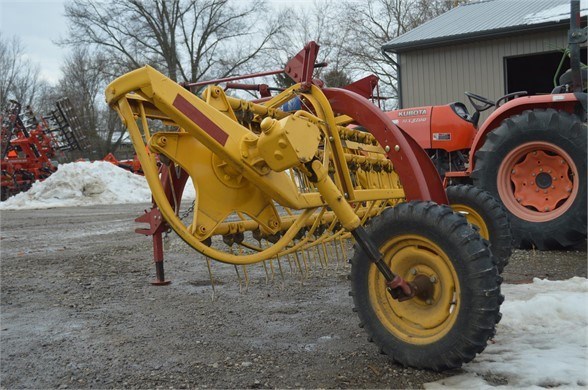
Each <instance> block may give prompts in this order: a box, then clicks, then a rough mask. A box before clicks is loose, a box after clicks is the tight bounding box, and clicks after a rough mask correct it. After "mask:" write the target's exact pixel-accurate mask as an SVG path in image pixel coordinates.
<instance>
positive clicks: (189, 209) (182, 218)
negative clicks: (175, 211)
mask: <svg viewBox="0 0 588 390" xmlns="http://www.w3.org/2000/svg"><path fill="white" fill-rule="evenodd" d="M195 202H196V201H195V200H193V201H192V205H191V206H190V207H188V210H186V212H185V213H184V214H182V215H181V216H180V220H181V221H183V220H184V218H186V217H187V216H188V215H190V214H191V213H192V211H194V203H195Z"/></svg>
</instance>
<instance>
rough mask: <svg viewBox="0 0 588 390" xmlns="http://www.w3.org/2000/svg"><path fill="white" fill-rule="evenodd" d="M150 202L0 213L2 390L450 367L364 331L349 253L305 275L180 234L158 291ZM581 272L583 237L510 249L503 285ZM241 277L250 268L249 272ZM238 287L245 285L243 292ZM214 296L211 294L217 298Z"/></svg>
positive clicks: (350, 380)
mask: <svg viewBox="0 0 588 390" xmlns="http://www.w3.org/2000/svg"><path fill="white" fill-rule="evenodd" d="M146 207H147V205H116V206H96V207H82V208H59V209H50V210H26V211H2V213H1V216H0V218H1V240H0V245H1V275H0V276H1V306H0V308H1V314H0V320H1V323H0V338H1V355H0V375H1V377H0V378H1V382H0V386H1V387H2V388H7V389H12V388H123V387H124V388H193V387H199V388H268V387H279V388H293V387H304V388H405V387H417V388H418V387H422V384H423V383H426V382H430V381H435V380H438V379H441V378H443V377H444V376H447V375H453V374H455V373H456V372H459V371H453V372H449V373H443V374H439V373H432V372H426V371H417V370H412V369H404V368H402V367H399V366H396V365H394V364H392V363H390V362H389V361H388V360H387V359H386V357H385V356H383V355H380V354H379V353H378V351H377V349H376V347H375V346H374V345H373V344H370V343H368V342H367V341H366V335H365V334H364V332H363V330H362V329H360V328H359V327H358V319H357V317H356V315H355V313H353V312H352V311H351V308H352V301H351V297H349V296H348V290H349V285H348V283H349V282H348V281H347V274H348V272H349V269H348V268H347V266H346V265H345V262H344V261H343V259H341V261H340V262H338V263H336V264H335V263H333V262H332V263H331V266H330V269H329V270H328V271H327V272H324V271H321V269H320V267H316V268H313V272H312V275H310V276H309V277H308V278H306V279H303V280H301V278H300V276H299V274H297V273H292V272H291V271H290V268H289V265H288V263H285V264H283V270H284V274H285V278H284V280H282V278H281V277H280V274H279V273H278V272H277V270H276V271H275V273H274V277H273V280H271V274H270V280H266V273H265V270H264V269H263V267H262V266H261V265H256V266H252V267H250V268H249V276H250V279H251V280H250V285H249V286H248V288H247V289H246V290H245V286H244V285H243V283H242V284H241V286H240V285H239V279H238V278H237V275H236V273H235V270H234V268H233V267H232V266H229V265H222V264H220V263H213V264H212V265H213V273H214V275H215V280H216V284H215V291H214V297H213V294H212V288H211V286H210V281H209V277H208V271H207V267H206V262H205V261H204V260H203V258H202V256H200V255H199V254H197V253H196V252H194V251H192V250H191V249H190V248H188V247H186V245H185V244H184V243H183V242H181V241H180V240H179V239H177V238H173V239H172V242H171V248H170V250H169V251H167V252H166V275H167V276H168V277H169V278H170V279H172V280H173V282H172V284H171V285H169V286H152V285H151V284H150V283H149V281H150V280H151V279H152V277H153V271H154V270H153V264H152V262H151V261H152V255H151V245H150V240H149V238H148V237H145V236H140V235H138V234H135V233H134V232H133V230H134V228H135V227H136V224H135V223H134V222H133V219H134V218H135V216H137V215H139V214H140V213H141V212H142V211H143V209H144V208H146ZM574 275H577V276H583V277H586V246H585V245H584V246H583V247H581V248H578V249H577V250H571V251H565V252H563V251H562V252H538V251H516V252H515V254H514V255H513V257H512V258H511V261H510V264H509V265H508V266H507V268H506V270H505V273H504V277H505V282H507V283H526V282H529V281H530V280H531V279H532V278H533V277H542V278H543V277H547V278H549V279H567V278H570V277H572V276H574ZM241 276H243V275H242V274H241ZM240 290H241V291H240ZM213 298H214V299H213Z"/></svg>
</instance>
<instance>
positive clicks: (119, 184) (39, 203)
mask: <svg viewBox="0 0 588 390" xmlns="http://www.w3.org/2000/svg"><path fill="white" fill-rule="evenodd" d="M184 198H188V199H189V198H191V199H193V198H194V188H193V185H192V182H191V181H189V182H188V183H187V184H186V191H185V194H184ZM150 201H151V191H150V190H149V186H148V185H147V181H146V180H145V178H144V177H143V176H139V175H135V174H133V173H131V172H129V171H127V170H124V169H122V168H119V167H117V166H116V165H114V164H111V163H109V162H104V161H95V162H75V163H69V164H63V165H60V166H59V168H58V170H57V172H55V173H54V174H52V175H51V176H49V178H47V179H46V180H44V181H42V182H36V183H34V184H33V186H32V187H31V189H30V190H28V191H27V192H23V193H20V194H17V195H15V196H13V197H10V198H8V199H7V200H6V201H5V202H1V203H0V210H18V209H46V208H52V207H75V206H92V205H100V204H126V203H148V202H150Z"/></svg>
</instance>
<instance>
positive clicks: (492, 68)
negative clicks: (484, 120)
mask: <svg viewBox="0 0 588 390" xmlns="http://www.w3.org/2000/svg"><path fill="white" fill-rule="evenodd" d="M587 3H588V0H582V2H581V10H582V11H581V14H582V23H583V25H585V21H586V18H585V15H586V14H587V11H588V4H587ZM569 15H570V2H569V0H488V1H480V2H475V3H470V4H466V5H462V6H459V7H457V8H454V9H452V10H450V11H448V12H446V13H444V14H442V15H440V16H438V17H437V18H435V19H432V20H430V21H429V22H427V23H425V24H423V25H421V26H419V27H417V28H415V29H413V30H411V31H409V32H407V33H405V34H403V35H401V36H399V37H398V38H396V39H393V40H392V41H390V42H388V43H386V44H385V45H384V46H383V47H382V49H383V50H384V51H385V52H387V54H395V55H396V66H397V70H398V73H399V80H400V82H399V94H400V99H399V107H400V108H407V107H414V106H424V105H435V104H445V103H449V102H452V101H464V100H465V99H466V97H465V96H464V92H465V91H469V92H473V93H477V94H478V95H482V96H486V97H488V98H490V99H492V100H494V99H497V98H499V97H500V96H503V95H505V94H507V93H511V92H515V91H521V90H525V91H528V92H529V93H530V94H539V93H549V92H551V90H552V89H553V80H554V76H555V74H556V72H557V69H558V66H559V63H560V61H561V60H562V49H564V48H566V47H567V44H568V43H567V42H568V38H567V31H568V29H569V17H570V16H569ZM582 58H583V59H584V62H585V59H586V48H583V49H582ZM568 68H569V61H567V62H564V64H563V66H562V70H561V71H560V72H559V73H560V74H561V73H562V72H563V71H565V70H566V69H568Z"/></svg>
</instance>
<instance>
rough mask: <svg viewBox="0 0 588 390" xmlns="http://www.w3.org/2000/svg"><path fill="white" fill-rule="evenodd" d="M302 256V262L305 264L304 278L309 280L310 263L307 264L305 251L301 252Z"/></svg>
mask: <svg viewBox="0 0 588 390" xmlns="http://www.w3.org/2000/svg"><path fill="white" fill-rule="evenodd" d="M300 253H301V254H302V261H303V262H304V277H305V278H308V263H307V262H306V256H305V254H304V249H302V250H301V251H300Z"/></svg>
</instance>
